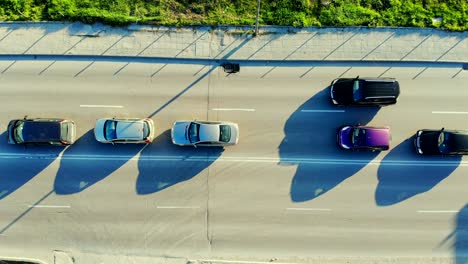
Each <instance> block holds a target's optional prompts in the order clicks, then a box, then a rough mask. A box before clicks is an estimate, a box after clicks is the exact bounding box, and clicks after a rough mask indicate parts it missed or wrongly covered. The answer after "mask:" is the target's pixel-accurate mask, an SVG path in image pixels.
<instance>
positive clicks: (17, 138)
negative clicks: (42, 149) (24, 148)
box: [8, 117, 75, 146]
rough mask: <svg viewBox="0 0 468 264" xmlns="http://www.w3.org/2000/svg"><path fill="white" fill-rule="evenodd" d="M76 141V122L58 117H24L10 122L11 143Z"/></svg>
mask: <svg viewBox="0 0 468 264" xmlns="http://www.w3.org/2000/svg"><path fill="white" fill-rule="evenodd" d="M74 141H75V123H74V122H73V121H70V120H66V119H58V118H29V119H28V118H26V117H25V118H24V119H15V120H11V121H10V123H9V124H8V143H9V144H44V145H58V146H62V145H70V144H73V142H74Z"/></svg>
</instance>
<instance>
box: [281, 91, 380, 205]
mask: <svg viewBox="0 0 468 264" xmlns="http://www.w3.org/2000/svg"><path fill="white" fill-rule="evenodd" d="M329 91H330V90H329V87H326V88H325V89H323V90H322V91H320V92H319V93H317V94H316V95H314V96H313V97H311V98H310V99H309V100H307V101H306V102H305V103H303V104H302V105H301V106H300V107H299V108H298V109H297V110H296V111H294V113H293V114H292V115H291V116H290V117H289V118H288V120H287V121H286V124H285V126H284V134H285V137H284V139H283V140H282V142H281V144H280V146H279V155H280V164H289V165H291V164H293V165H297V170H296V173H295V175H294V178H293V180H292V183H291V191H290V196H291V200H292V201H293V202H303V201H307V200H311V199H315V198H317V197H318V196H320V195H323V194H325V193H326V192H328V191H329V190H331V189H332V188H334V187H335V186H337V185H338V184H340V183H341V182H343V181H344V180H346V179H347V178H348V177H350V176H352V175H354V174H355V173H356V172H358V171H359V170H361V169H362V168H363V167H364V166H365V165H366V164H368V163H369V161H371V160H372V159H374V158H375V156H376V155H378V153H379V152H372V151H346V150H341V149H340V148H339V147H338V146H337V144H336V133H337V129H338V128H339V127H340V126H342V125H355V124H358V123H359V124H361V125H365V124H367V123H368V122H369V121H370V120H372V118H373V117H374V116H375V115H376V113H377V112H378V111H379V109H380V108H379V107H374V106H371V107H337V106H334V105H332V104H331V102H330V98H329ZM303 110H328V111H344V112H310V111H303ZM349 159H353V160H358V161H357V162H349V163H348V164H346V162H344V161H346V160H349Z"/></svg>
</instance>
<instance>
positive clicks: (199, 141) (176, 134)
mask: <svg viewBox="0 0 468 264" xmlns="http://www.w3.org/2000/svg"><path fill="white" fill-rule="evenodd" d="M171 137H172V143H174V144H176V145H179V146H194V147H196V146H203V147H223V146H230V145H236V144H237V141H238V140H239V126H238V125H237V124H236V123H232V122H226V121H197V120H195V121H176V122H175V123H174V125H173V126H172V130H171Z"/></svg>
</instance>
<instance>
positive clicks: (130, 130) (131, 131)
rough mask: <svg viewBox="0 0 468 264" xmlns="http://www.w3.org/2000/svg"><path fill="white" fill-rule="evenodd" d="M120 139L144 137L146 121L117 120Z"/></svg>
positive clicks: (117, 131)
mask: <svg viewBox="0 0 468 264" xmlns="http://www.w3.org/2000/svg"><path fill="white" fill-rule="evenodd" d="M115 121H116V122H117V125H116V134H117V138H118V139H143V132H144V122H143V121H142V120H115Z"/></svg>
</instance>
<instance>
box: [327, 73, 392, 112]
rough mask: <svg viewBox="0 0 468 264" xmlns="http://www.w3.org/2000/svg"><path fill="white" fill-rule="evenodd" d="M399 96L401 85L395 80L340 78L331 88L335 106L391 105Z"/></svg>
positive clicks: (334, 81)
mask: <svg viewBox="0 0 468 264" xmlns="http://www.w3.org/2000/svg"><path fill="white" fill-rule="evenodd" d="M399 95H400V85H399V83H398V81H396V80H395V79H393V78H359V76H358V77H356V78H339V79H335V80H333V82H332V83H331V86H330V98H331V101H332V103H333V104H335V105H391V104H395V103H396V102H397V98H398V96H399Z"/></svg>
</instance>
